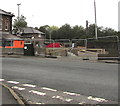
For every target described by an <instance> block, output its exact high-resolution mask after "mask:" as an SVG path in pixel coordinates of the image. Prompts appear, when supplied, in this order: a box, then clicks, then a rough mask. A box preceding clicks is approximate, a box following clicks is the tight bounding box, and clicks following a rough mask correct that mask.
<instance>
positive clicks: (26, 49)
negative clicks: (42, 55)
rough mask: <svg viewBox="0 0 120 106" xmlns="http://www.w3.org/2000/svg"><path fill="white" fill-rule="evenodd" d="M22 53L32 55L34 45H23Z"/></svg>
mask: <svg viewBox="0 0 120 106" xmlns="http://www.w3.org/2000/svg"><path fill="white" fill-rule="evenodd" d="M24 55H25V56H34V46H33V44H25V45H24Z"/></svg>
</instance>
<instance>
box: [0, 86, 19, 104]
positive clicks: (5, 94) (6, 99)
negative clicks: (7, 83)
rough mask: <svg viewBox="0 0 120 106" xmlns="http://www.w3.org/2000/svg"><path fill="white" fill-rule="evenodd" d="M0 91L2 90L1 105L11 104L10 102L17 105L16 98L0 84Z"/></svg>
mask: <svg viewBox="0 0 120 106" xmlns="http://www.w3.org/2000/svg"><path fill="white" fill-rule="evenodd" d="M0 91H2V97H1V99H2V106H5V105H12V104H17V105H18V102H17V100H16V99H15V98H14V96H13V95H12V94H11V93H10V91H9V90H8V89H7V88H5V87H3V86H2V85H0Z"/></svg>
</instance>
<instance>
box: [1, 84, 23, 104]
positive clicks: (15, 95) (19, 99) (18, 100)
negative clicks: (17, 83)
mask: <svg viewBox="0 0 120 106" xmlns="http://www.w3.org/2000/svg"><path fill="white" fill-rule="evenodd" d="M0 85H2V86H3V87H5V88H7V89H8V90H9V91H10V93H11V94H12V96H13V97H14V98H15V99H16V100H17V102H18V103H19V104H20V105H21V106H25V104H24V102H23V101H22V99H21V98H20V97H19V96H18V95H17V94H16V93H15V92H14V90H12V89H11V88H10V87H8V86H7V85H5V84H3V83H0Z"/></svg>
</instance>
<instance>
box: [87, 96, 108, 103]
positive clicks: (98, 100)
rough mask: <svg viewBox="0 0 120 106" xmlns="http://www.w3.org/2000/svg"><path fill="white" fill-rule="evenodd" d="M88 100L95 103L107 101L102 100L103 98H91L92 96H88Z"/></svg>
mask: <svg viewBox="0 0 120 106" xmlns="http://www.w3.org/2000/svg"><path fill="white" fill-rule="evenodd" d="M88 99H90V100H95V101H97V102H108V100H106V99H103V98H95V97H92V96H89V97H88Z"/></svg>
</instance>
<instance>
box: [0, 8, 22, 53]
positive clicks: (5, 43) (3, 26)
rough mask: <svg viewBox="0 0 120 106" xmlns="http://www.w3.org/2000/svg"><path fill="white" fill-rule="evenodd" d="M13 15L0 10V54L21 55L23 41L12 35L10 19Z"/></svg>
mask: <svg viewBox="0 0 120 106" xmlns="http://www.w3.org/2000/svg"><path fill="white" fill-rule="evenodd" d="M13 16H14V15H13V14H11V13H10V12H6V11H4V10H2V9H0V48H2V53H16V54H23V49H24V40H23V39H21V38H20V37H17V36H15V35H12V17H13Z"/></svg>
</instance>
